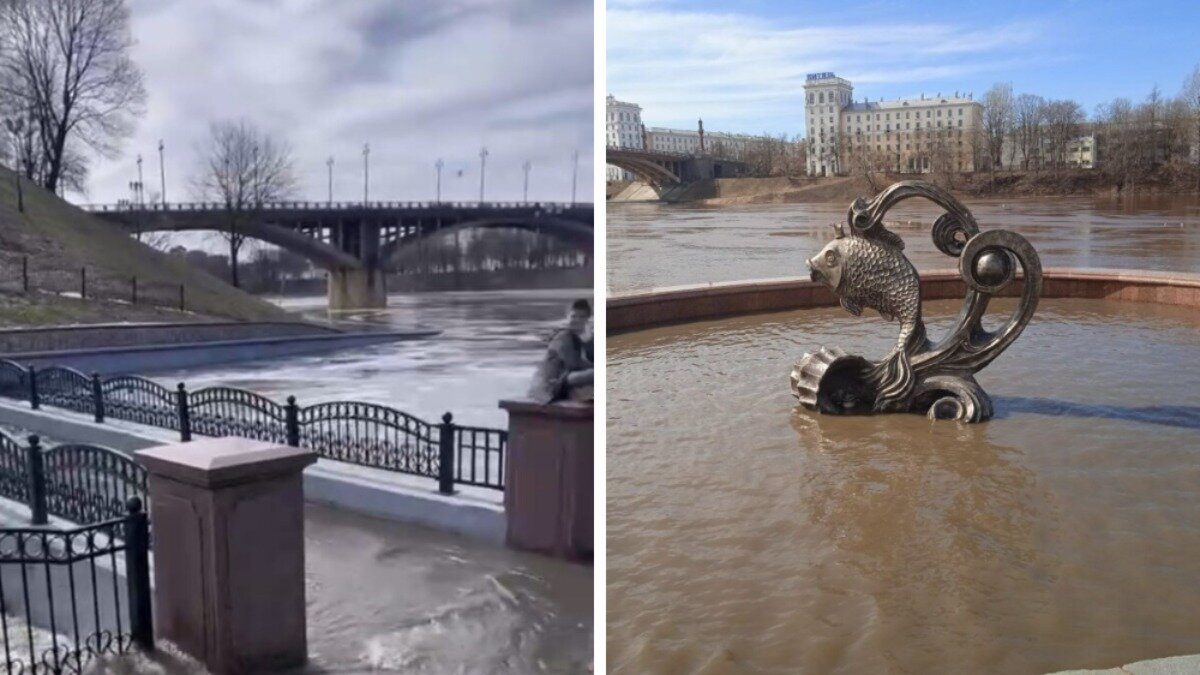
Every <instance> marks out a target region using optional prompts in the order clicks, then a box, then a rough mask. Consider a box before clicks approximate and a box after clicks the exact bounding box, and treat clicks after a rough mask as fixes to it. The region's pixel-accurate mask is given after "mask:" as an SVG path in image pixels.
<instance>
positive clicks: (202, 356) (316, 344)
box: [0, 322, 439, 375]
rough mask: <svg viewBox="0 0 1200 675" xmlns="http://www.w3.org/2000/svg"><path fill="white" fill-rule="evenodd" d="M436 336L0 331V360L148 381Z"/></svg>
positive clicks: (125, 327) (164, 328)
mask: <svg viewBox="0 0 1200 675" xmlns="http://www.w3.org/2000/svg"><path fill="white" fill-rule="evenodd" d="M438 333H439V331H436V330H412V331H366V332H354V333H351V332H342V331H338V330H336V329H333V328H329V327H326V326H320V325H316V324H307V323H301V322H278V323H273V322H272V323H200V324H114V325H103V326H63V327H50V328H22V329H16V330H9V331H0V358H6V359H11V360H13V361H16V362H18V363H21V364H25V365H32V366H35V367H39V368H41V367H46V366H52V365H53V366H70V367H72V368H77V369H79V370H82V371H84V372H96V373H99V374H101V375H115V374H123V373H138V374H142V373H153V372H155V371H163V370H176V369H179V368H193V367H199V366H209V365H216V364H225V363H234V362H238V361H253V360H259V359H270V358H280V357H284V356H297V355H302V354H316V353H322V352H328V351H334V350H338V349H348V348H353V347H362V346H365V345H371V344H378V343H382V342H396V341H400V340H411V339H419V338H427V337H433V336H435V335H437V334H438Z"/></svg>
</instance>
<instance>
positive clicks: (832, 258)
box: [825, 250, 838, 266]
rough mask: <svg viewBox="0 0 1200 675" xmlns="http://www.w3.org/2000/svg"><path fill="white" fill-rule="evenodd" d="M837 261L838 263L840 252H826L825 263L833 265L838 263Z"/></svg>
mask: <svg viewBox="0 0 1200 675" xmlns="http://www.w3.org/2000/svg"><path fill="white" fill-rule="evenodd" d="M837 263H838V252H837V251H832V250H831V251H826V252H825V264H826V265H830V266H833V265H836V264H837Z"/></svg>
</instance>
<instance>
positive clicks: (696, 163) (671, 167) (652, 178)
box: [604, 147, 746, 196]
mask: <svg viewBox="0 0 1200 675" xmlns="http://www.w3.org/2000/svg"><path fill="white" fill-rule="evenodd" d="M604 161H605V162H606V163H608V164H611V165H613V166H615V167H618V168H621V169H624V170H626V171H628V172H630V173H632V174H633V175H635V176H637V177H638V178H639V179H641V180H642V181H644V182H645V183H646V184H647V185H649V186H650V187H651V188H653V189H654V191H655V192H656V193H658V195H659V196H662V194H663V193H664V192H666V191H667V190H670V189H672V188H675V187H679V186H681V185H687V184H688V183H693V182H695V181H698V180H704V179H707V178H732V177H734V176H740V175H743V174H745V173H746V164H745V162H740V161H736V160H730V159H717V158H714V157H709V156H704V155H700V156H697V155H685V154H678V153H673V152H660V151H657V150H639V149H635V148H616V147H609V148H607V149H606V150H605V151H604Z"/></svg>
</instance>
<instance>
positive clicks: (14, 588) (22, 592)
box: [0, 498, 154, 673]
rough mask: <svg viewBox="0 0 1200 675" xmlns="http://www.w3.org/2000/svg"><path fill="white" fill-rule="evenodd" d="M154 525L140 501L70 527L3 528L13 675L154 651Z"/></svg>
mask: <svg viewBox="0 0 1200 675" xmlns="http://www.w3.org/2000/svg"><path fill="white" fill-rule="evenodd" d="M150 592H151V591H150V565H149V529H148V522H147V518H146V514H145V512H144V511H143V510H142V503H141V500H139V499H137V498H131V499H130V500H129V502H128V505H127V507H126V509H125V510H124V511H123V513H122V515H121V516H119V517H116V518H112V519H110V520H106V521H103V522H99V523H95V524H92V525H86V526H83V527H77V528H74V529H69V530H50V529H31V528H4V529H0V630H2V631H3V634H4V663H5V666H6V668H7V671H8V672H9V673H81V672H83V671H84V669H85V667H86V666H87V665H88V663H90V662H91V661H92V660H93V659H95V658H97V657H99V656H103V655H114V654H123V653H126V652H128V651H130V649H131V648H133V647H137V648H139V649H141V650H143V651H153V650H154V628H153V619H152V616H151V604H152V603H151V596H150Z"/></svg>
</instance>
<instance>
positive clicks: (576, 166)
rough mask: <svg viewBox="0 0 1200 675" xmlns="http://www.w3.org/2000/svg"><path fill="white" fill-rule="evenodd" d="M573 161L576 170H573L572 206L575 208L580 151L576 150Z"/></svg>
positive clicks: (572, 157) (572, 156)
mask: <svg viewBox="0 0 1200 675" xmlns="http://www.w3.org/2000/svg"><path fill="white" fill-rule="evenodd" d="M571 161H573V162H574V163H575V166H574V168H573V169H572V170H571V206H574V205H575V185H576V182H577V181H578V180H579V150H576V151H575V152H574V153H572V155H571Z"/></svg>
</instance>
